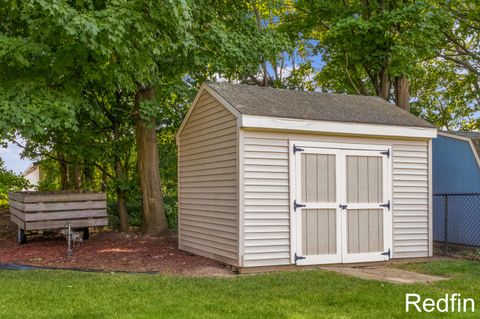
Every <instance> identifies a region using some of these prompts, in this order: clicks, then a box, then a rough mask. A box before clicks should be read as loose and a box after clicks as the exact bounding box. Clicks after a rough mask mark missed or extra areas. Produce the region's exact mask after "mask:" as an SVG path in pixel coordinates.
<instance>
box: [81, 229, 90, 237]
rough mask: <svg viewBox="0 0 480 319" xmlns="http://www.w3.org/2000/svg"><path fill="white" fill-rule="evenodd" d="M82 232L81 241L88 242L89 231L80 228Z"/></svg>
mask: <svg viewBox="0 0 480 319" xmlns="http://www.w3.org/2000/svg"><path fill="white" fill-rule="evenodd" d="M82 231H83V240H88V238H90V229H89V228H88V227H85V228H82Z"/></svg>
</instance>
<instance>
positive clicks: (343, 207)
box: [340, 204, 348, 209]
mask: <svg viewBox="0 0 480 319" xmlns="http://www.w3.org/2000/svg"><path fill="white" fill-rule="evenodd" d="M347 207H348V205H347V204H343V205H342V204H340V208H341V209H347Z"/></svg>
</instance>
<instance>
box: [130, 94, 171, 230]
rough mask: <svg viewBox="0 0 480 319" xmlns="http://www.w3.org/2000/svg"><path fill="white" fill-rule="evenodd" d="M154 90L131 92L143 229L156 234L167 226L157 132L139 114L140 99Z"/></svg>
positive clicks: (148, 96) (151, 123)
mask: <svg viewBox="0 0 480 319" xmlns="http://www.w3.org/2000/svg"><path fill="white" fill-rule="evenodd" d="M154 97H155V91H154V90H153V89H152V88H141V89H139V91H138V92H137V94H136V95H135V108H136V111H137V115H136V118H135V129H136V139H137V157H138V173H139V177H140V190H141V192H142V207H143V230H144V231H145V233H147V234H148V235H154V236H155V235H159V234H160V233H162V232H163V231H165V230H167V220H166V218H165V212H164V208H163V194H162V184H161V180H160V170H159V160H158V149H157V147H158V146H157V132H156V130H155V125H154V124H155V123H154V122H153V121H152V122H150V123H148V122H146V121H145V120H143V119H142V118H141V116H140V112H139V111H140V104H141V102H142V101H147V100H152V99H153V98H154Z"/></svg>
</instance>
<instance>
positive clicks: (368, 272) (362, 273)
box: [321, 266, 448, 284]
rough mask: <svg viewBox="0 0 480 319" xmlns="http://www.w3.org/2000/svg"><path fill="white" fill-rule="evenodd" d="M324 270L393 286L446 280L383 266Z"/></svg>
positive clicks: (327, 267)
mask: <svg viewBox="0 0 480 319" xmlns="http://www.w3.org/2000/svg"><path fill="white" fill-rule="evenodd" d="M321 268H322V269H324V270H330V271H335V272H338V273H342V274H345V275H349V276H354V277H358V278H362V279H368V280H379V281H386V282H390V283H394V284H427V283H430V282H435V281H440V280H448V278H445V277H439V276H431V275H426V274H420V273H417V272H413V271H407V270H402V269H395V268H389V267H385V266H378V267H377V266H374V267H345V266H341V267H338V266H325V267H321Z"/></svg>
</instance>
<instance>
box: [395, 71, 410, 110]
mask: <svg viewBox="0 0 480 319" xmlns="http://www.w3.org/2000/svg"><path fill="white" fill-rule="evenodd" d="M395 104H396V105H397V106H398V107H400V108H402V109H404V110H405V111H410V92H409V85H408V79H407V78H406V77H405V76H400V77H397V78H396V79H395Z"/></svg>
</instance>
